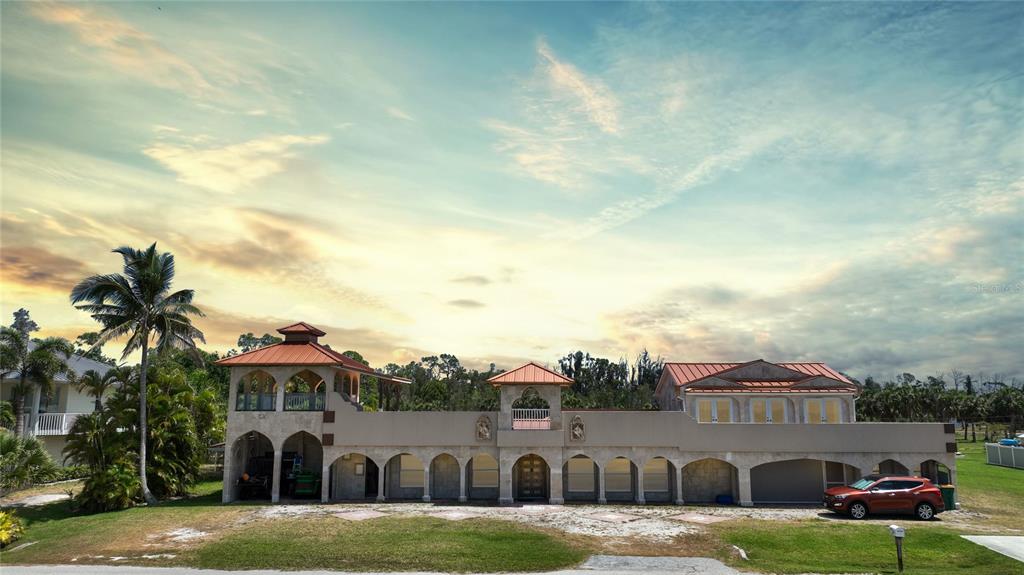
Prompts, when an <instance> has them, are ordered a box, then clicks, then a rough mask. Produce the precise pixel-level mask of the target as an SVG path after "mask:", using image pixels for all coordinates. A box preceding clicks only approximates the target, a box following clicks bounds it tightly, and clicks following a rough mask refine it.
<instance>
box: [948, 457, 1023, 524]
mask: <svg viewBox="0 0 1024 575" xmlns="http://www.w3.org/2000/svg"><path fill="white" fill-rule="evenodd" d="M957 448H958V449H959V450H960V452H961V453H963V454H964V456H963V457H959V458H957V461H956V470H957V488H958V489H959V490H960V505H961V506H962V507H963V508H964V509H967V510H969V511H977V512H979V513H984V514H985V515H987V516H988V518H989V520H988V522H989V523H991V524H992V525H994V526H999V527H1006V528H1011V529H1014V528H1015V529H1018V530H1019V529H1021V527H1022V525H1021V521H1020V516H1019V513H1020V508H1021V504H1022V502H1024V470H1021V469H1012V468H1010V467H1000V466H998V465H989V464H987V463H985V461H986V459H985V444H983V443H981V442H978V443H959V444H957Z"/></svg>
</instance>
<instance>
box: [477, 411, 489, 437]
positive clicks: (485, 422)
mask: <svg viewBox="0 0 1024 575" xmlns="http://www.w3.org/2000/svg"><path fill="white" fill-rule="evenodd" d="M476 439H477V441H490V440H491V418H490V417H487V416H486V415H481V416H480V418H479V419H477V420H476Z"/></svg>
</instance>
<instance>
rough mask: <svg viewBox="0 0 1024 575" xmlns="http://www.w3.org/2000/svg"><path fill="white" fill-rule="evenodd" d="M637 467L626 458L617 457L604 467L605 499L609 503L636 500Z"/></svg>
mask: <svg viewBox="0 0 1024 575" xmlns="http://www.w3.org/2000/svg"><path fill="white" fill-rule="evenodd" d="M636 476H637V473H636V466H635V465H633V462H632V461H630V460H628V459H626V458H625V457H616V458H615V459H612V460H611V461H609V462H608V463H606V464H605V466H604V497H605V499H607V500H608V501H635V500H636Z"/></svg>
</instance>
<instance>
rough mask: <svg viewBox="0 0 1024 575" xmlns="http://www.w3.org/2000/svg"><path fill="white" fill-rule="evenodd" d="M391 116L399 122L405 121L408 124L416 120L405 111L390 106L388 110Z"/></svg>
mask: <svg viewBox="0 0 1024 575" xmlns="http://www.w3.org/2000/svg"><path fill="white" fill-rule="evenodd" d="M386 112H387V113H388V115H389V116H391V117H392V118H396V119H398V120H405V121H406V122H415V121H416V118H413V117H412V116H410V115H409V114H408V113H407V112H406V111H405V110H403V109H401V108H399V107H397V106H389V107H388V108H387V110H386Z"/></svg>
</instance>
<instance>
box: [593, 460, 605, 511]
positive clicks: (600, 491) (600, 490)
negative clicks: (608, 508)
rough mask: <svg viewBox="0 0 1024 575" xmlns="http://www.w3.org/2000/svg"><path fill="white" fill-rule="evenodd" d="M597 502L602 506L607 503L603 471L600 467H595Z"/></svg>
mask: <svg viewBox="0 0 1024 575" xmlns="http://www.w3.org/2000/svg"><path fill="white" fill-rule="evenodd" d="M594 465H597V464H596V463H595V464H594ZM597 502H598V503H600V504H602V505H603V504H605V503H608V498H607V497H606V496H605V493H604V469H603V468H602V467H601V466H600V465H597Z"/></svg>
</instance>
